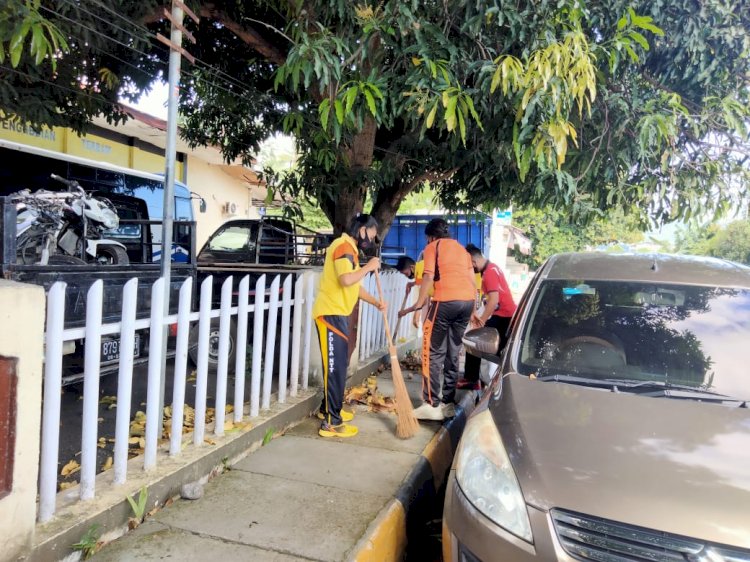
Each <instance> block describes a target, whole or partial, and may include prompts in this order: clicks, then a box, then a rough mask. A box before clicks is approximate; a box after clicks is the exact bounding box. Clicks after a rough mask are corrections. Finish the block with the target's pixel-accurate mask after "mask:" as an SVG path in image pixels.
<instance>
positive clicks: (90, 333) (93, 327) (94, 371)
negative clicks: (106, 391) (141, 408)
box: [81, 279, 104, 500]
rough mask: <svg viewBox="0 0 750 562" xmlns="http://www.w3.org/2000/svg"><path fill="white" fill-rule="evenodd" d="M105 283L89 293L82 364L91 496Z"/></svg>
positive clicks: (85, 484) (87, 494)
mask: <svg viewBox="0 0 750 562" xmlns="http://www.w3.org/2000/svg"><path fill="white" fill-rule="evenodd" d="M103 296H104V283H103V282H102V280H101V279H99V280H97V281H95V282H94V284H93V285H91V288H90V289H89V291H88V295H87V296H86V347H85V352H84V353H85V356H84V367H83V419H82V428H81V499H82V500H90V499H92V498H93V497H94V491H95V488H96V449H97V447H96V444H97V432H98V425H99V419H98V418H99V363H100V360H101V352H102V300H103Z"/></svg>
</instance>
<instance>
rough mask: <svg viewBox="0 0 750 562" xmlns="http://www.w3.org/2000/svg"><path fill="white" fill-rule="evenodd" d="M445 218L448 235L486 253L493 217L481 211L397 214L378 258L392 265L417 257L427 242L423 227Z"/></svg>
mask: <svg viewBox="0 0 750 562" xmlns="http://www.w3.org/2000/svg"><path fill="white" fill-rule="evenodd" d="M438 217H442V218H444V219H445V220H446V221H448V225H449V226H450V233H451V237H452V238H455V239H456V240H458V241H459V242H460V243H461V244H462V245H464V246H465V245H466V244H470V243H471V244H474V245H475V246H477V247H479V248H481V249H482V253H484V255H487V253H488V249H489V244H490V227H491V226H492V217H490V216H489V215H485V214H484V213H471V214H450V215H397V216H396V218H395V219H394V220H393V224H392V225H391V228H390V230H389V231H388V234H386V236H385V240H384V241H383V249H382V252H381V257H382V259H383V261H385V262H386V263H388V264H390V265H393V264H395V263H396V261H397V260H398V258H399V257H401V256H409V257H410V258H412V259H414V260H416V259H417V256H419V254H420V252H421V251H422V250H424V247H425V246H426V245H427V239H426V238H425V235H424V227H425V226H427V223H428V222H430V221H431V220H432V219H434V218H438Z"/></svg>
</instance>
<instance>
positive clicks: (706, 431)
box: [443, 253, 750, 562]
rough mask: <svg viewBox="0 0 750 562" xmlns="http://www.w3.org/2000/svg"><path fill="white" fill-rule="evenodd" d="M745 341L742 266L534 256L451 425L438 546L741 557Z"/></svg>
mask: <svg viewBox="0 0 750 562" xmlns="http://www.w3.org/2000/svg"><path fill="white" fill-rule="evenodd" d="M464 341H465V344H466V347H467V350H468V351H469V352H471V353H476V354H480V355H481V353H480V352H481V351H484V352H485V353H484V356H485V357H490V355H489V353H491V352H492V351H495V350H496V349H497V343H498V334H497V332H494V333H493V332H492V331H491V330H487V329H482V330H479V331H475V332H471V333H469V334H467V335H466V337H465V340H464ZM749 344H750V268H747V267H744V266H741V265H737V264H733V263H731V262H727V261H721V260H716V259H708V258H705V259H703V258H689V257H678V256H666V255H610V254H598V253H588V254H563V255H558V256H554V257H552V258H550V259H549V260H548V261H547V262H546V263H545V264H544V265H543V266H542V268H540V270H539V271H538V273H537V275H536V277H535V278H534V280H533V281H532V284H531V285H530V287H529V289H528V291H527V292H526V294H525V295H524V298H523V299H522V301H521V303H520V306H519V309H518V311H517V313H516V316H515V318H514V320H513V323H512V325H511V328H510V339H509V343H508V345H507V346H506V348H505V350H504V352H503V354H502V358H501V359H499V362H500V367H499V369H498V372H497V374H496V375H495V376H494V378H493V379H492V383H491V385H490V386H489V387H488V389H487V391H486V392H485V394H484V396H483V397H482V400H481V401H480V403H479V405H478V407H477V408H476V410H475V412H474V413H473V414H472V416H471V418H470V419H469V420H468V422H467V425H466V429H465V431H464V433H463V436H462V438H461V441H460V444H459V447H458V450H457V453H456V456H455V459H454V464H453V467H452V469H451V472H450V476H449V480H448V485H447V490H446V500H445V511H444V519H443V548H444V555H445V560H446V561H459V560H460V561H462V562H477V561H482V562H491V561H495V560H496V561H504V562H505V561H507V562H520V561H527V560H565V561H571V560H597V561H601V562H625V561H636V560H637V561H642V560H655V561H663V560H664V561H666V560H674V561H677V560H681V561H699V560H701V561H702V560H705V561H724V562H730V561H731V562H739V561H750V410H749V409H748V406H749V404H750V370H749V369H748V364H749V363H750V353H749V352H748V345H749Z"/></svg>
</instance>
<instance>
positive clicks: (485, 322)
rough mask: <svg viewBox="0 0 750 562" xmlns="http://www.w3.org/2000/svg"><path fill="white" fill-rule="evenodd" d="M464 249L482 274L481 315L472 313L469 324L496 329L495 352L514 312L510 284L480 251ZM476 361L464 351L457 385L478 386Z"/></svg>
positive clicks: (475, 326) (503, 340)
mask: <svg viewBox="0 0 750 562" xmlns="http://www.w3.org/2000/svg"><path fill="white" fill-rule="evenodd" d="M466 251H467V252H469V255H470V256H471V265H472V267H473V268H474V271H476V272H477V273H480V274H481V275H482V294H483V295H484V298H485V304H484V309H483V311H482V312H481V314H480V313H479V312H477V311H475V312H474V313H473V314H472V317H471V325H472V327H474V328H481V327H483V326H486V327H488V328H495V329H496V330H497V331H498V332H500V348H499V349H498V355H499V354H500V351H501V350H502V349H503V348H504V347H505V342H506V339H507V331H508V327H509V326H510V319H511V318H512V317H513V313H514V312H515V311H516V303H515V301H514V300H513V295H512V294H511V292H510V287H508V282H507V281H506V280H505V275H503V272H502V271H501V270H500V267H498V266H497V265H496V264H494V263H492V262H491V261H490V260H488V259H487V258H485V257H484V256H483V255H482V250H480V249H479V248H477V247H476V246H474V245H473V244H468V245H467V246H466ZM480 364H481V359H480V358H479V357H475V356H474V355H471V354H469V353H467V354H466V362H465V369H464V371H465V373H464V378H463V379H461V380H459V381H458V383H457V388H469V389H474V390H478V389H479V388H480V386H481V385H480V382H479V366H480Z"/></svg>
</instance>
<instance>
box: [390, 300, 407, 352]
mask: <svg viewBox="0 0 750 562" xmlns="http://www.w3.org/2000/svg"><path fill="white" fill-rule="evenodd" d="M407 300H409V291H406V294H405V295H404V300H403V302H402V303H401V310H403V309H404V307H405V306H406V301H407ZM400 325H401V316H399V317H398V320H396V329H395V330H393V343H394V344H395V343H396V338H397V337H398V327H399V326H400Z"/></svg>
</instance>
